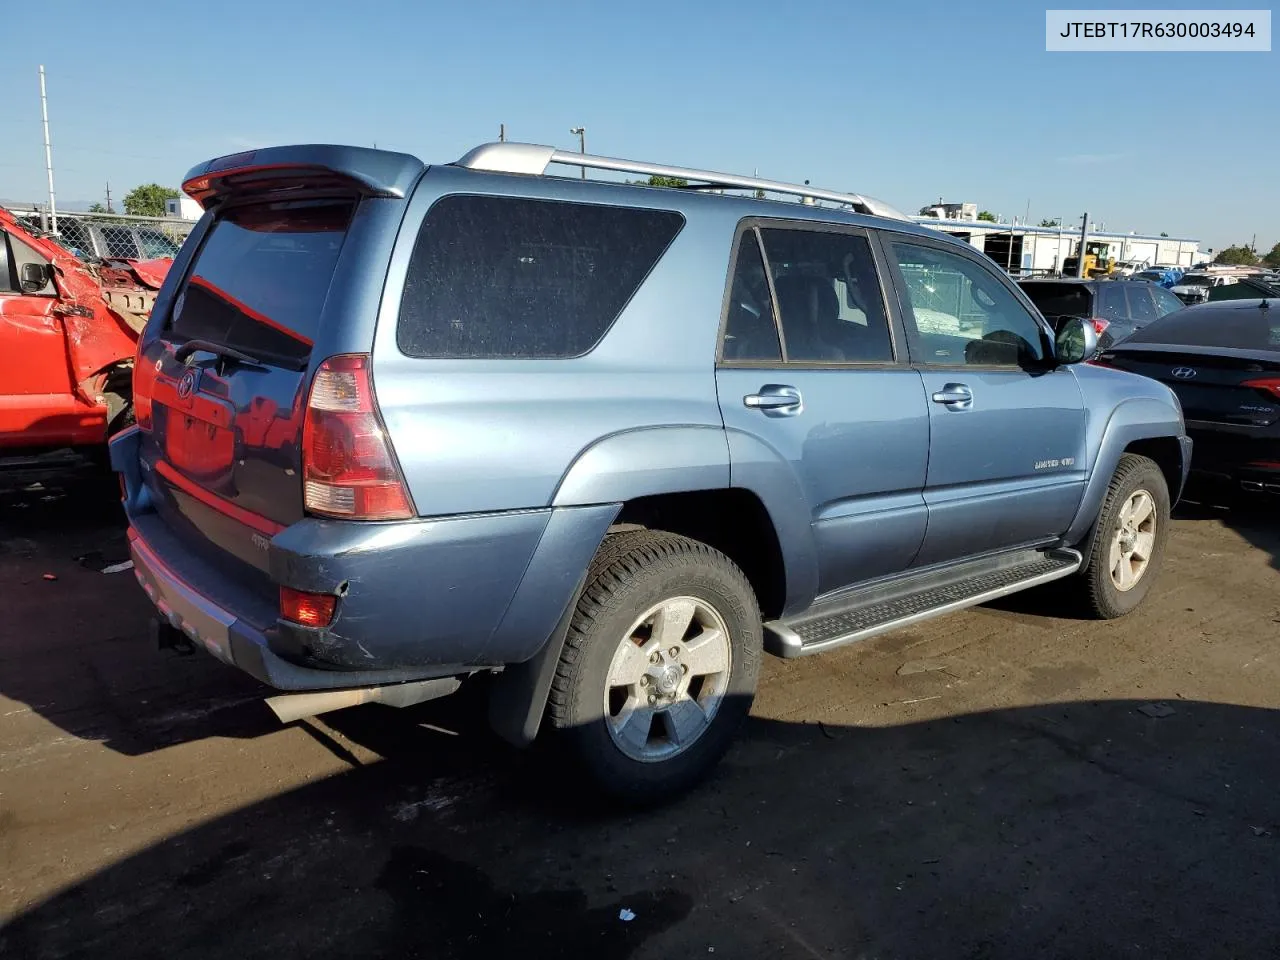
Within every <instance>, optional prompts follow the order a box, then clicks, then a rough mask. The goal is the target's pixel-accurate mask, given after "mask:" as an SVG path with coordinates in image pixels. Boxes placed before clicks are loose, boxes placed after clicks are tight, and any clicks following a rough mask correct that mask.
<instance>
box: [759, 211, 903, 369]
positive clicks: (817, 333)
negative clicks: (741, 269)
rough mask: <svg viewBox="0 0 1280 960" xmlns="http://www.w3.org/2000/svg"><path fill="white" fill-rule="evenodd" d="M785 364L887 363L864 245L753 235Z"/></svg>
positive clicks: (774, 233) (809, 233)
mask: <svg viewBox="0 0 1280 960" xmlns="http://www.w3.org/2000/svg"><path fill="white" fill-rule="evenodd" d="M760 238H761V241H762V243H763V244H764V251H765V255H766V257H767V258H768V261H769V270H770V273H771V274H772V278H773V288H774V293H775V295H776V296H777V301H778V313H779V317H780V319H781V322H782V337H783V342H784V344H785V349H786V358H787V361H788V362H791V363H892V362H893V341H892V339H891V337H890V335H889V319H888V315H887V314H886V312H885V307H884V298H883V296H882V295H881V292H880V281H879V277H878V274H877V273H876V264H875V259H874V257H873V256H872V253H871V245H870V243H868V241H867V238H866V237H864V236H860V235H858V234H849V233H837V232H832V231H817V230H783V229H777V228H765V229H762V230H761V231H760Z"/></svg>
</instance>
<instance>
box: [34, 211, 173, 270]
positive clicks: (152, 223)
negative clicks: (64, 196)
mask: <svg viewBox="0 0 1280 960" xmlns="http://www.w3.org/2000/svg"><path fill="white" fill-rule="evenodd" d="M9 212H10V213H12V214H13V215H14V217H15V218H16V219H18V220H19V221H20V222H22V224H23V225H24V226H27V227H28V228H29V229H31V230H32V231H33V232H38V233H41V234H44V235H46V236H50V237H52V238H53V239H54V240H56V241H58V243H60V244H62V245H63V246H64V247H66V248H67V249H68V250H70V251H71V252H72V253H74V254H76V256H78V257H80V258H81V259H84V260H91V261H92V260H109V259H124V260H154V259H157V258H160V257H173V256H176V255H177V253H178V250H179V248H181V246H182V244H183V242H184V241H185V240H186V239H187V235H188V234H189V233H191V230H192V229H193V228H194V227H195V225H196V222H195V221H194V220H183V219H181V218H178V217H134V216H128V215H126V214H119V213H59V214H58V229H57V231H56V232H55V231H54V230H53V229H52V223H51V221H50V220H49V217H48V214H47V213H46V212H45V211H42V210H40V209H38V208H36V207H30V208H26V209H22V208H13V207H10V208H9Z"/></svg>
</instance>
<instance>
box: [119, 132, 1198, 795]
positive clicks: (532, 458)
mask: <svg viewBox="0 0 1280 960" xmlns="http://www.w3.org/2000/svg"><path fill="white" fill-rule="evenodd" d="M557 165H559V166H568V167H570V170H569V172H568V175H567V176H562V177H557V176H550V175H548V174H547V172H546V171H547V170H548V168H552V167H555V166H557ZM574 167H581V168H584V169H585V168H588V167H590V168H597V169H604V170H608V171H611V172H613V173H615V174H633V175H634V174H638V175H640V176H645V175H650V176H652V175H657V176H661V177H671V178H681V179H682V180H684V181H685V182H687V183H688V184H689V187H688V188H686V189H680V188H671V187H645V186H639V185H634V184H628V183H623V182H605V181H600V180H586V179H579V177H578V176H577V171H576V170H574V169H572V168H574ZM668 182H669V181H668ZM707 188H711V189H710V190H709V189H707ZM184 189H185V190H186V191H187V193H189V194H190V195H191V196H192V197H194V198H195V199H197V200H198V201H200V202H201V204H202V205H203V206H204V208H205V210H206V212H205V215H204V217H203V219H202V220H201V222H200V223H199V225H198V226H197V227H196V229H195V231H194V233H193V234H192V235H191V237H190V240H189V241H188V242H187V243H186V244H185V245H184V246H183V248H182V250H181V252H180V253H179V254H178V257H177V259H176V261H175V263H174V266H173V269H172V270H171V272H170V273H169V275H168V278H167V279H166V281H165V283H164V286H163V288H162V289H161V291H160V294H159V297H158V299H157V301H156V304H155V308H154V310H153V312H152V315H151V318H150V321H149V323H148V325H147V327H146V329H145V332H144V334H143V336H142V339H141V342H140V344H139V350H138V358H137V362H136V364H135V374H134V378H135V383H134V404H135V412H136V420H137V422H136V425H135V426H133V427H131V428H129V429H128V430H127V431H125V432H124V433H122V434H120V435H118V436H117V437H116V438H115V439H114V440H113V441H112V444H111V454H112V462H113V464H114V466H115V468H116V469H117V470H118V471H119V472H120V473H121V474H122V476H123V480H124V488H125V491H126V492H125V508H126V510H127V513H128V517H129V522H130V534H129V535H130V540H131V543H132V553H133V559H134V563H135V568H134V569H135V572H136V575H137V578H138V580H139V581H140V583H141V585H142V587H143V588H144V589H145V591H146V593H147V595H148V596H149V597H150V598H151V600H152V602H153V603H154V604H155V606H156V607H157V608H158V611H159V613H160V618H159V622H160V624H161V631H162V633H163V634H166V635H167V639H168V640H169V641H170V642H173V641H181V640H182V639H183V638H182V637H180V636H179V634H178V633H176V631H180V632H181V634H183V635H185V638H186V640H187V641H189V642H191V643H195V644H198V645H202V646H203V647H205V648H207V649H208V650H209V651H210V652H211V653H213V654H214V655H215V656H217V657H218V658H220V659H222V660H223V661H225V662H227V663H229V664H233V665H235V666H237V667H239V668H240V669H242V670H244V671H247V672H248V673H250V674H252V675H253V676H255V677H257V678H258V679H259V680H261V681H262V682H264V683H265V684H267V685H269V686H271V687H274V688H276V689H277V690H278V691H281V694H280V695H279V696H276V697H274V698H273V699H272V700H270V701H269V702H270V703H271V704H272V705H273V707H274V708H275V710H276V712H277V714H278V715H279V716H280V717H281V718H282V719H290V718H294V717H300V716H306V715H310V714H315V713H318V712H322V711H325V710H330V709H334V708H337V707H342V706H347V705H350V704H354V703H359V702H364V701H380V702H383V703H388V704H391V705H396V706H404V705H408V704H411V703H416V702H421V701H423V700H426V699H429V698H432V697H436V696H440V695H441V694H445V693H449V692H451V691H452V690H454V689H456V688H457V687H458V686H459V684H460V683H461V682H462V681H464V680H465V679H466V678H467V677H470V676H473V675H476V674H491V675H494V676H493V678H492V684H491V694H490V704H491V719H492V722H493V725H494V727H495V728H496V729H497V730H498V732H499V733H500V734H501V735H502V736H504V737H505V738H506V739H508V740H510V741H512V742H514V743H517V744H523V743H528V742H530V741H531V740H532V739H533V738H534V736H535V735H536V734H537V733H538V732H539V728H540V727H543V726H549V727H551V728H554V733H555V734H556V735H557V736H558V737H559V739H561V740H562V741H563V742H564V744H565V745H566V746H567V747H568V748H569V750H570V754H571V756H573V757H576V759H577V760H578V761H579V762H580V764H581V767H582V769H583V770H584V771H585V772H586V773H587V774H588V776H589V778H590V779H591V780H592V781H593V782H594V783H596V784H597V785H598V786H600V787H602V788H604V789H605V790H606V791H608V792H610V793H612V794H614V795H616V796H620V797H623V798H626V799H631V800H649V801H652V800H656V799H659V798H662V797H666V796H671V795H673V794H675V793H676V792H678V791H680V790H682V789H684V788H686V787H688V786H689V785H691V784H692V783H693V782H694V781H696V780H697V779H698V778H699V777H700V776H701V775H702V774H704V773H705V772H706V771H707V770H708V769H709V768H710V767H711V766H713V765H714V764H715V762H716V761H717V760H718V759H719V758H720V756H721V755H722V754H723V753H724V751H725V750H726V749H727V747H728V745H729V742H730V740H731V738H732V736H733V734H734V731H735V729H736V728H737V727H738V725H739V722H740V721H741V720H742V719H743V718H744V717H745V716H746V715H747V712H748V710H749V708H750V706H751V702H752V697H753V694H754V690H755V687H756V679H757V674H758V671H759V669H760V663H761V654H762V652H764V651H768V652H770V653H773V654H776V655H778V656H782V657H799V656H805V655H809V654H813V653H819V652H821V651H825V650H830V649H832V648H834V647H838V646H841V645H843V644H848V643H851V642H854V641H857V640H862V639H865V638H867V637H872V636H875V635H877V634H880V633H883V632H884V631H887V630H891V629H893V628H896V627H900V626H903V625H906V624H910V623H915V622H917V621H920V620H923V619H925V618H928V617H933V616H938V615H940V614H945V613H948V612H950V611H954V610H957V609H959V608H962V607H965V606H969V605H972V604H978V603H982V602H985V601H988V600H991V599H993V598H996V597H1000V596H1003V595H1005V594H1009V593H1012V592H1014V591H1018V590H1023V589H1026V588H1030V587H1035V586H1037V585H1040V584H1044V583H1047V582H1049V581H1055V580H1057V581H1061V586H1062V588H1063V589H1065V590H1066V591H1067V592H1068V594H1070V595H1073V596H1074V597H1075V598H1077V601H1078V604H1079V607H1080V609H1081V610H1082V611H1084V612H1087V613H1089V614H1092V615H1094V616H1097V617H1104V618H1105V617H1117V616H1120V615H1123V614H1126V613H1128V612H1129V611H1131V610H1132V609H1133V608H1134V607H1135V606H1137V605H1138V604H1139V603H1140V602H1141V601H1142V598H1143V597H1144V596H1145V595H1146V594H1147V592H1148V590H1149V589H1150V587H1151V583H1152V580H1153V578H1154V577H1155V576H1156V573H1157V570H1158V568H1159V566H1160V563H1161V558H1162V555H1163V552H1164V547H1165V541H1166V538H1167V536H1168V531H1169V510H1170V505H1171V503H1172V502H1173V501H1174V500H1176V498H1177V496H1178V495H1179V493H1180V491H1181V488H1182V484H1183V481H1184V479H1185V477H1186V473H1187V469H1188V463H1189V458H1190V453H1191V443H1190V441H1189V440H1188V439H1187V437H1186V434H1185V430H1184V427H1183V422H1182V414H1181V410H1180V408H1179V406H1178V402H1177V400H1176V399H1175V397H1174V396H1173V394H1172V393H1171V392H1170V390H1169V389H1168V388H1167V387H1165V386H1162V385H1161V384H1159V383H1156V382H1154V381H1152V380H1148V379H1145V378H1142V377H1138V376H1134V375H1128V374H1124V373H1122V372H1119V371H1116V370H1110V369H1104V368H1102V367H1097V366H1093V365H1088V364H1085V363H1082V361H1086V360H1088V359H1089V358H1090V356H1091V355H1092V352H1093V350H1094V349H1096V337H1095V332H1094V329H1093V327H1092V326H1090V325H1089V324H1088V323H1087V322H1085V321H1081V320H1069V321H1065V322H1063V323H1062V324H1061V326H1060V329H1058V330H1056V331H1055V330H1054V329H1052V328H1051V327H1050V326H1049V325H1048V324H1047V323H1046V322H1045V320H1044V318H1043V317H1042V316H1041V315H1040V314H1039V313H1038V312H1037V311H1036V309H1035V307H1034V306H1033V305H1032V304H1031V302H1030V301H1029V300H1027V298H1026V297H1025V296H1024V295H1023V293H1022V292H1021V291H1020V290H1019V289H1018V288H1017V286H1016V285H1015V284H1013V283H1011V282H1010V281H1009V279H1008V278H1007V277H1006V276H1005V275H1003V274H1002V273H1001V272H1000V271H999V270H998V269H997V268H996V267H995V265H994V264H993V263H992V262H991V261H990V260H989V259H987V258H986V257H984V256H983V255H981V254H980V253H978V252H976V251H975V250H974V249H973V248H972V247H970V246H968V245H967V244H964V243H961V242H959V241H955V240H952V239H951V238H949V237H946V236H944V235H942V234H940V233H937V232H934V231H932V230H929V229H926V228H924V227H921V226H917V225H915V224H914V223H912V222H911V221H909V220H908V219H907V218H905V217H903V216H901V215H900V214H898V213H896V212H895V211H893V210H892V209H890V208H888V207H886V206H884V205H882V204H880V203H878V202H877V201H875V200H872V199H870V198H867V197H863V196H859V195H853V194H842V193H834V192H828V191H822V190H817V189H815V188H812V187H809V186H807V185H804V186H799V185H792V184H785V183H779V182H774V181H761V180H756V179H754V178H745V177H736V176H731V175H727V174H718V173H713V172H710V171H701V170H686V169H683V168H677V167H668V166H661V165H656V164H649V163H641V162H635V161H626V160H617V159H612V158H606V157H595V156H589V155H583V154H577V153H567V152H559V151H557V150H555V149H553V148H551V147H540V146H533V145H528V144H515V143H501V144H488V145H484V146H481V147H479V148H477V149H475V150H473V151H472V152H470V153H469V154H467V155H466V156H465V157H463V158H462V159H460V160H458V161H457V162H455V163H452V164H447V165H442V166H430V167H428V166H424V165H423V164H422V163H421V162H420V161H419V160H417V159H415V158H413V157H410V156H406V155H403V154H397V153H389V152H385V151H376V150H368V149H361V148H352V147H336V146H316V145H312V146H293V147H277V148H270V149H263V150H258V151H256V152H252V153H247V154H240V155H236V156H231V157H225V158H221V159H218V160H214V161H210V162H208V163H206V164H203V165H201V166H198V167H196V168H195V169H194V170H192V171H191V173H190V174H189V175H188V177H187V179H186V182H185V184H184ZM735 190H746V191H755V192H756V196H757V197H763V196H766V195H767V196H770V197H773V198H779V197H782V198H791V200H792V201H794V200H795V198H798V197H801V198H804V199H805V202H788V201H787V200H783V199H757V198H753V197H751V196H735V195H732V191H735ZM712 191H715V192H712ZM724 191H730V192H731V195H724ZM162 639H164V638H163V637H162Z"/></svg>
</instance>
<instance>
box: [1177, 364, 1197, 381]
mask: <svg viewBox="0 0 1280 960" xmlns="http://www.w3.org/2000/svg"><path fill="white" fill-rule="evenodd" d="M1173 375H1174V377H1176V378H1177V379H1179V380H1190V379H1191V378H1192V377H1194V376H1195V375H1196V370H1195V367H1174V368H1173Z"/></svg>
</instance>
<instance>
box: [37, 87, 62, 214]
mask: <svg viewBox="0 0 1280 960" xmlns="http://www.w3.org/2000/svg"><path fill="white" fill-rule="evenodd" d="M40 115H41V116H42V117H43V118H44V169H45V173H47V174H48V175H49V219H50V220H51V221H52V226H53V232H54V233H55V234H56V233H57V232H58V204H57V202H56V201H55V200H54V197H53V148H52V147H51V146H49V103H48V100H47V99H46V97H45V93H44V64H43V63H42V64H40Z"/></svg>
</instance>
